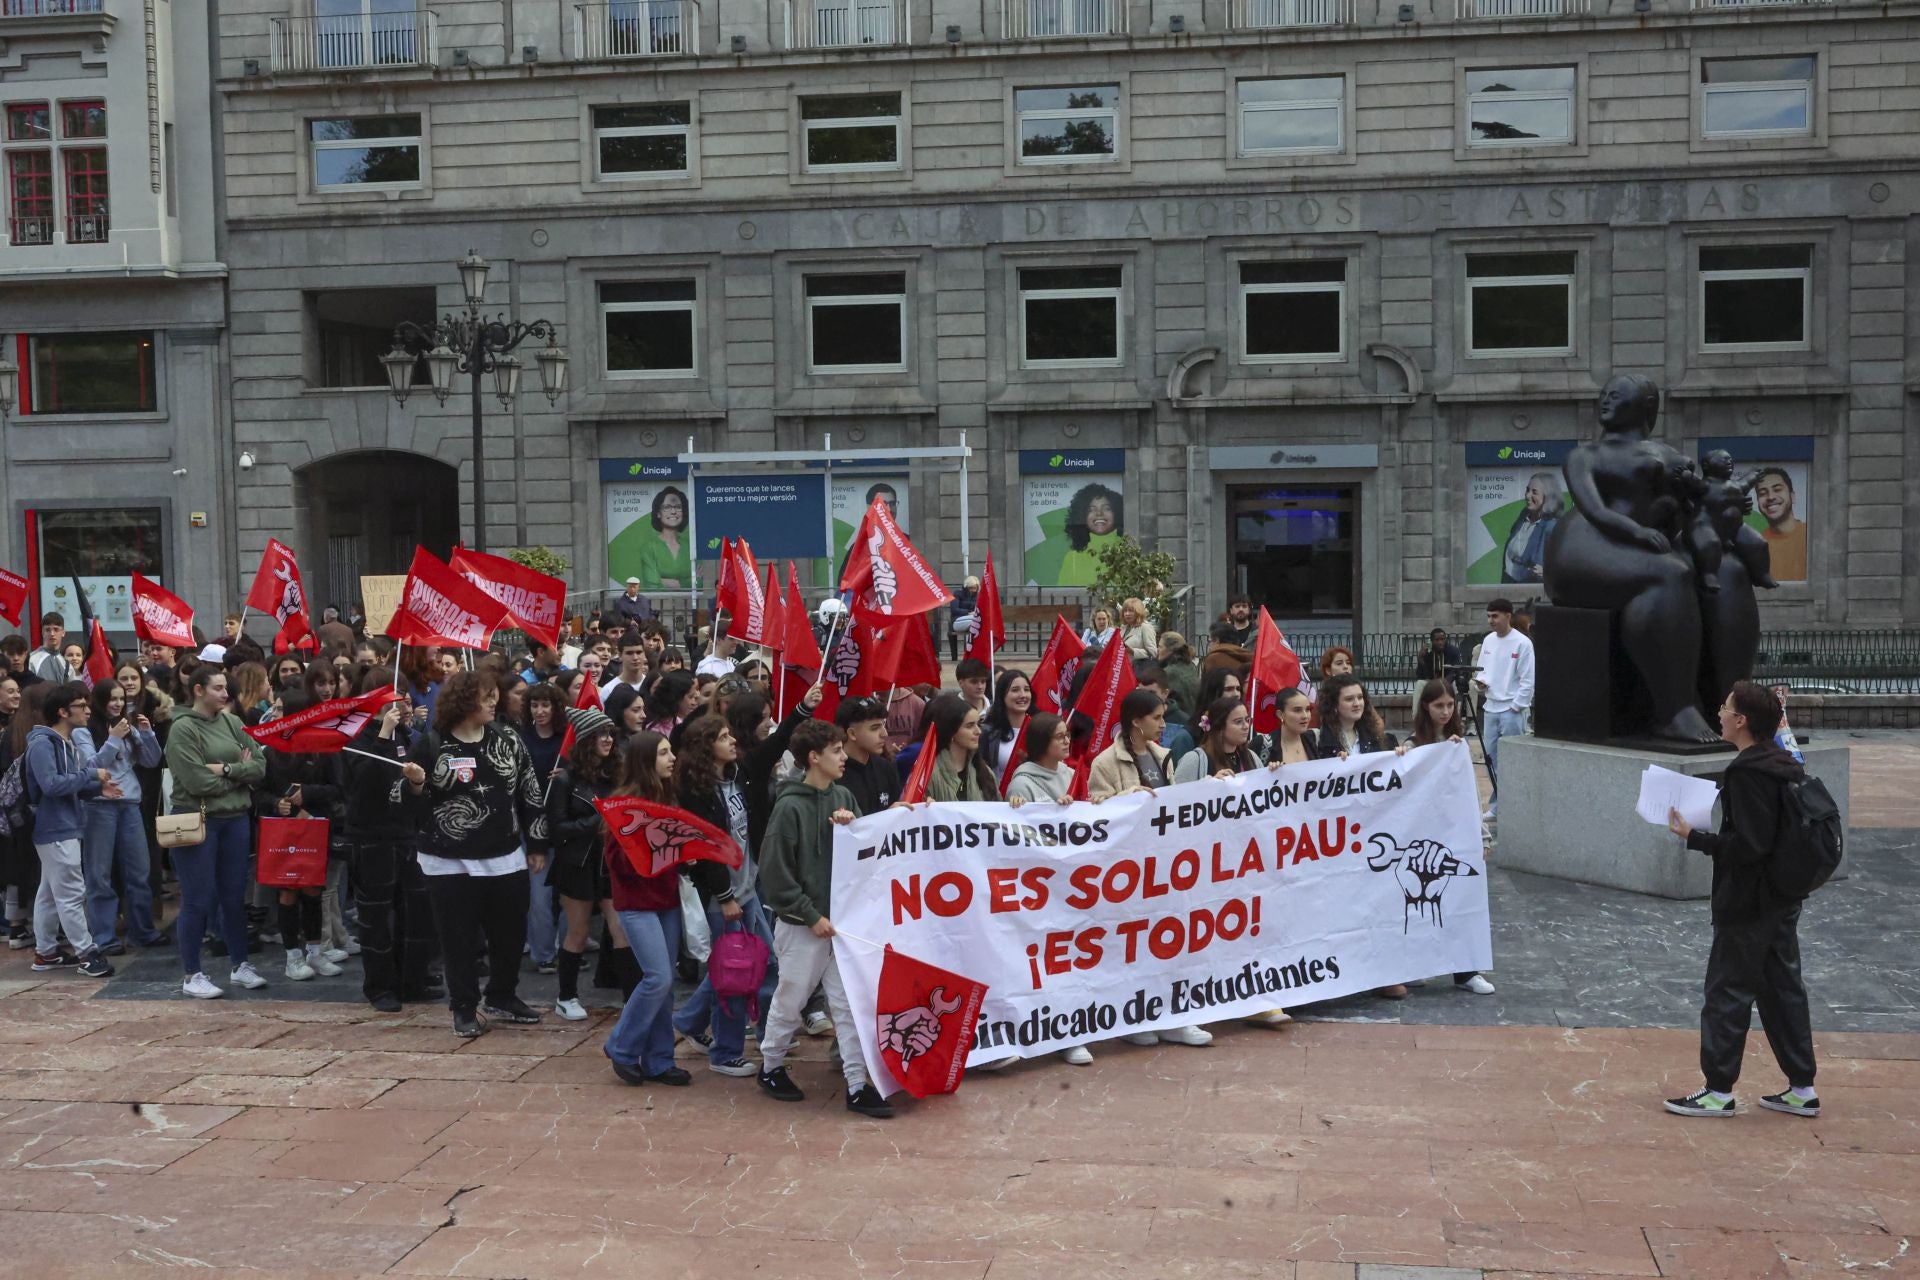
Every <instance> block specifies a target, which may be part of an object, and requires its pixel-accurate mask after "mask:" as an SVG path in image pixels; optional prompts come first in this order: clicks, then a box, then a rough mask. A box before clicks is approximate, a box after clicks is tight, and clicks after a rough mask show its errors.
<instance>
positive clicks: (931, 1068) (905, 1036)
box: [873, 947, 987, 1098]
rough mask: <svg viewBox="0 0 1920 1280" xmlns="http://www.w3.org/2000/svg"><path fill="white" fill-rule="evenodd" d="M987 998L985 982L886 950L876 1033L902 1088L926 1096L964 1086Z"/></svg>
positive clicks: (884, 1058) (877, 1000) (875, 1003)
mask: <svg viewBox="0 0 1920 1280" xmlns="http://www.w3.org/2000/svg"><path fill="white" fill-rule="evenodd" d="M986 998H987V984H986V983H984V982H976V981H974V980H973V979H972V978H968V977H963V976H961V975H960V974H957V973H953V972H951V971H949V970H946V969H941V968H938V967H936V966H934V965H930V964H928V963H927V962H926V961H924V960H916V959H914V958H913V957H912V956H910V955H907V954H905V953H904V952H900V951H895V950H894V949H893V948H892V947H888V948H887V950H886V956H885V958H884V959H883V960H882V961H881V962H880V988H879V990H878V991H877V992H876V993H875V994H874V1000H873V1007H874V1015H875V1018H876V1019H877V1023H878V1025H877V1026H876V1027H875V1033H876V1042H877V1043H878V1045H879V1047H880V1058H881V1060H882V1061H883V1062H884V1063H885V1064H886V1068H887V1071H888V1073H889V1074H891V1075H892V1076H893V1078H894V1079H895V1080H897V1081H899V1083H900V1087H901V1088H902V1089H905V1090H906V1091H907V1092H908V1093H910V1094H912V1095H913V1096H914V1097H916V1098H926V1097H931V1096H932V1095H934V1094H936V1093H952V1092H953V1091H954V1090H955V1089H958V1088H959V1087H960V1081H961V1078H962V1077H964V1076H965V1075H966V1073H967V1053H968V1051H969V1050H971V1049H972V1048H973V1030H974V1027H975V1025H976V1024H978V1022H979V1021H980V1006H981V1004H982V1003H983V1002H984V1001H985V1000H986Z"/></svg>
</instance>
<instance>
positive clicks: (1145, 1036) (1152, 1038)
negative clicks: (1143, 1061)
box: [1126, 1031, 1160, 1049]
mask: <svg viewBox="0 0 1920 1280" xmlns="http://www.w3.org/2000/svg"><path fill="white" fill-rule="evenodd" d="M1126 1041H1127V1043H1128V1044H1137V1045H1139V1046H1140V1047H1141V1048H1142V1049H1146V1048H1150V1047H1152V1046H1153V1045H1156V1044H1159V1043H1160V1034H1159V1033H1158V1032H1156V1031H1136V1032H1134V1033H1133V1034H1132V1035H1130V1036H1128V1037H1126Z"/></svg>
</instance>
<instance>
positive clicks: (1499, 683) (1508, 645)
mask: <svg viewBox="0 0 1920 1280" xmlns="http://www.w3.org/2000/svg"><path fill="white" fill-rule="evenodd" d="M1479 678H1480V679H1481V680H1484V681H1486V684H1487V710H1489V711H1525V710H1527V709H1528V708H1530V707H1532V706H1533V641H1531V640H1529V639H1527V637H1526V636H1524V635H1522V634H1521V633H1520V631H1519V630H1518V629H1515V630H1512V631H1509V632H1507V634H1506V635H1505V636H1504V637H1502V636H1499V635H1496V634H1495V633H1494V632H1491V631H1489V632H1488V633H1487V638H1486V639H1485V640H1483V641H1481V642H1480V675H1479Z"/></svg>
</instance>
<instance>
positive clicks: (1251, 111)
mask: <svg viewBox="0 0 1920 1280" xmlns="http://www.w3.org/2000/svg"><path fill="white" fill-rule="evenodd" d="M1234 92H1235V96H1236V98H1237V99H1238V101H1239V107H1240V154H1241V155H1243V156H1298V155H1327V154H1335V153H1338V152H1340V151H1343V150H1345V149H1346V142H1347V139H1346V125H1345V117H1346V110H1347V78H1346V77H1345V76H1288V77H1285V78H1282V79H1277V80H1242V81H1240V82H1239V83H1238V84H1236V85H1235V86H1234Z"/></svg>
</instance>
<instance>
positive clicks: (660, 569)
mask: <svg viewBox="0 0 1920 1280" xmlns="http://www.w3.org/2000/svg"><path fill="white" fill-rule="evenodd" d="M686 477H687V468H686V466H685V464H683V463H680V462H676V461H674V460H673V459H671V458H603V459H602V460H601V462H600V484H601V488H602V490H603V492H604V493H605V495H606V504H607V580H608V585H610V586H612V587H615V588H618V587H621V586H623V585H624V584H625V583H626V580H627V579H628V578H630V577H631V578H638V579H640V589H641V590H642V591H685V590H687V589H688V588H689V587H690V586H691V585H692V578H693V544H692V542H691V541H690V540H689V528H688V515H689V514H690V512H691V509H692V506H691V503H690V502H689V501H688V499H687V479H686Z"/></svg>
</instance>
